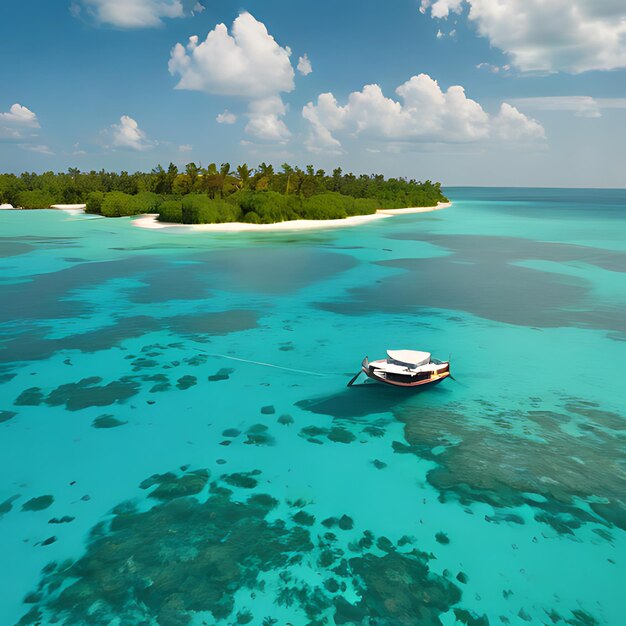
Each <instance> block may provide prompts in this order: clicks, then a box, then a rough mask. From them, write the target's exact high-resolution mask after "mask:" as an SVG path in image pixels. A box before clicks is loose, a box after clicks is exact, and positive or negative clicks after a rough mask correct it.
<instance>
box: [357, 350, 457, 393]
mask: <svg viewBox="0 0 626 626" xmlns="http://www.w3.org/2000/svg"><path fill="white" fill-rule="evenodd" d="M361 373H364V374H365V375H366V376H368V377H369V378H371V379H372V380H375V381H378V382H379V383H385V384H386V385H393V386H395V387H425V386H426V385H436V384H437V383H440V382H441V381H442V380H444V379H446V378H448V377H449V376H450V363H449V362H448V361H439V360H437V359H433V358H431V354H430V352H421V351H418V350H387V358H386V359H377V360H376V361H369V360H368V358H367V357H365V358H364V359H363V362H362V363H361V371H360V372H359V373H358V374H357V375H356V376H355V377H354V378H353V379H352V380H351V381H350V382H349V383H348V386H350V385H352V383H354V381H355V380H356V379H357V378H358V377H359V375H360V374H361Z"/></svg>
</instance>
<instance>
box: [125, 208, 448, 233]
mask: <svg viewBox="0 0 626 626" xmlns="http://www.w3.org/2000/svg"><path fill="white" fill-rule="evenodd" d="M451 204H452V203H451V202H439V204H438V205H437V206H433V207H414V208H408V209H380V210H378V211H376V213H374V214H372V215H354V216H352V217H346V218H345V219H339V220H292V221H290V222H277V223H276V224H245V223H243V222H226V223H224V224H176V223H172V222H159V221H157V218H158V213H148V214H146V215H141V216H140V217H138V218H136V219H134V220H133V225H134V226H139V227H140V228H148V229H152V230H161V229H164V228H165V229H167V228H177V229H179V230H186V231H188V232H212V233H243V232H280V231H294V230H315V229H324V228H344V227H347V226H359V225H360V224H367V223H368V222H372V221H374V220H379V219H384V218H387V217H392V216H393V215H402V214H405V213H430V212H431V211H438V210H440V209H446V208H447V207H449V206H451Z"/></svg>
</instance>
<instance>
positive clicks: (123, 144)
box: [110, 115, 155, 151]
mask: <svg viewBox="0 0 626 626" xmlns="http://www.w3.org/2000/svg"><path fill="white" fill-rule="evenodd" d="M110 132H111V141H112V144H113V146H114V147H115V148H128V149H130V150H139V151H141V150H149V149H150V148H153V147H154V145H155V143H154V142H153V141H149V140H148V138H147V136H146V133H144V131H143V130H141V128H139V124H137V122H136V121H135V120H134V119H133V118H132V117H129V116H128V115H122V117H120V123H119V124H113V125H112V126H111V131H110Z"/></svg>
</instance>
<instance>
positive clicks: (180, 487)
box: [139, 469, 209, 500]
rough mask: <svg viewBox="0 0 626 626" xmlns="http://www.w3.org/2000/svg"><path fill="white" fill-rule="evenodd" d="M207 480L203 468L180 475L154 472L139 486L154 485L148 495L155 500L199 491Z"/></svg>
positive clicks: (170, 498) (146, 487) (193, 493)
mask: <svg viewBox="0 0 626 626" xmlns="http://www.w3.org/2000/svg"><path fill="white" fill-rule="evenodd" d="M208 481H209V472H208V470H205V469H199V470H193V471H189V472H186V473H185V474H183V475H182V476H176V475H175V474H173V473H172V472H167V473H166V474H154V475H153V476H151V477H150V478H147V479H146V480H144V481H143V482H142V483H141V484H140V485H139V486H140V487H141V488H142V489H149V488H150V487H152V486H154V485H156V486H157V487H156V489H154V490H153V491H151V492H150V493H149V494H148V495H149V496H150V497H151V498H154V499H155V500H173V499H174V498H183V497H185V496H192V495H196V494H198V493H200V492H201V491H202V490H203V489H204V488H205V487H206V485H207V483H208Z"/></svg>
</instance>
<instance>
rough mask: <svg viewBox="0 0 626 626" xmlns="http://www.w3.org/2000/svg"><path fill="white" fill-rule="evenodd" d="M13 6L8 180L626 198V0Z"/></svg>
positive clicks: (9, 18) (4, 87) (51, 1)
mask: <svg viewBox="0 0 626 626" xmlns="http://www.w3.org/2000/svg"><path fill="white" fill-rule="evenodd" d="M239 1H240V2H243V4H235V3H234V2H232V0H28V1H24V0H2V2H0V24H2V36H1V37H0V171H3V172H15V173H19V172H22V171H46V170H54V171H63V170H67V169H68V168H70V167H77V168H79V169H81V170H91V169H101V168H105V169H109V170H116V171H120V170H127V171H136V170H141V171H149V170H151V169H152V168H153V167H155V166H156V165H157V164H159V163H160V164H162V165H163V166H164V167H167V165H168V164H169V163H170V162H173V163H175V164H177V165H178V166H184V165H185V164H186V163H189V162H191V161H193V162H195V163H197V164H201V165H203V166H206V165H208V164H209V163H212V162H215V163H217V164H218V165H219V164H220V163H223V162H229V163H230V164H231V165H236V164H239V163H243V162H245V163H247V164H248V165H250V166H256V165H258V164H259V163H260V162H262V161H264V162H267V163H273V164H274V165H276V166H280V164H282V163H284V162H289V163H291V164H292V165H299V166H301V167H303V166H305V165H307V164H313V165H314V166H315V168H316V169H317V168H323V169H326V170H328V171H330V170H332V169H333V168H335V167H341V168H343V170H344V171H352V172H354V173H357V174H360V173H367V174H370V173H382V174H385V175H386V176H405V177H408V178H414V179H417V180H426V179H430V180H437V181H440V182H441V183H442V184H443V185H444V186H455V185H476V186H481V185H489V186H544V187H626V147H625V144H626V2H624V0H550V1H549V2H546V0H393V1H388V2H380V0H359V2H356V1H353V0H341V2H338V1H337V0H317V1H316V2H315V3H304V2H299V1H297V0H247V1H245V0H239Z"/></svg>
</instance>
